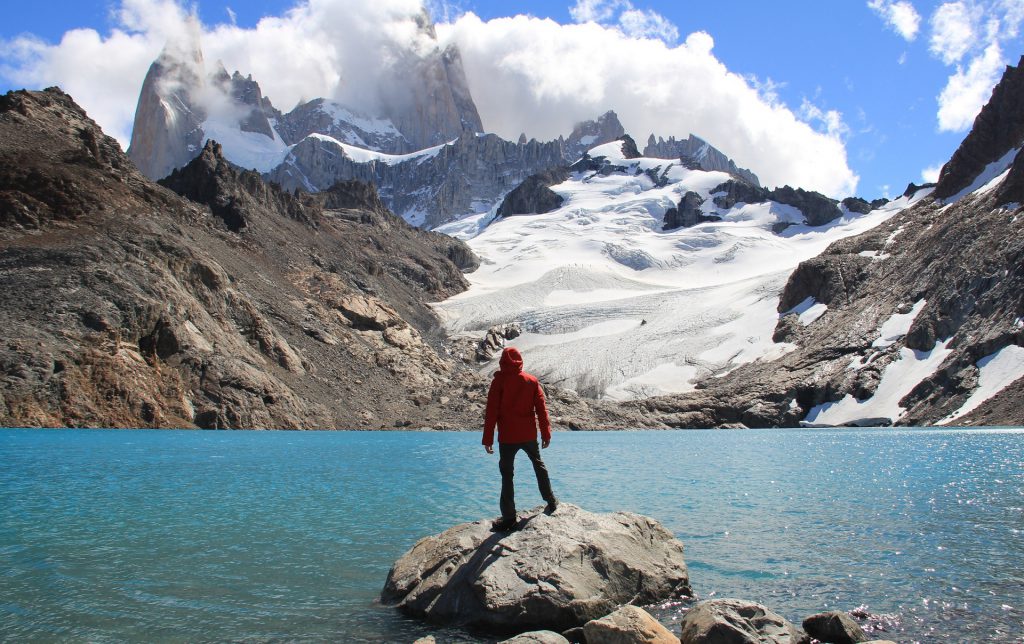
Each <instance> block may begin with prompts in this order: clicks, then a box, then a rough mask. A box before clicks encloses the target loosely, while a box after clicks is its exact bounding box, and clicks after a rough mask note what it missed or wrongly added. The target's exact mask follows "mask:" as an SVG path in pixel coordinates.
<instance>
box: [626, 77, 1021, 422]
mask: <svg viewBox="0 0 1024 644" xmlns="http://www.w3.org/2000/svg"><path fill="white" fill-rule="evenodd" d="M1022 62H1024V59H1022ZM1021 69H1022V67H1021V66H1018V67H1009V68H1008V69H1007V70H1006V73H1005V75H1004V77H1003V80H1002V81H1001V82H1000V84H999V85H998V86H997V87H996V88H995V90H994V91H993V94H992V97H991V99H990V101H989V102H988V104H987V105H986V106H985V107H984V109H983V110H982V111H981V113H980V114H979V115H978V117H977V119H976V120H975V124H974V128H973V129H972V131H971V133H970V134H969V135H968V136H967V138H966V139H965V140H964V142H963V143H962V144H961V146H960V148H959V149H958V150H957V151H956V153H955V154H954V155H953V157H952V159H951V160H950V161H949V163H947V164H946V165H945V167H944V168H943V170H942V173H941V175H940V180H939V184H938V186H936V187H935V188H934V190H933V189H931V188H928V189H923V190H919V191H918V192H917V197H916V199H917V201H916V203H914V204H913V205H911V206H910V207H908V208H906V209H904V210H902V211H901V212H899V213H898V214H896V215H895V216H893V217H892V218H891V219H889V220H888V221H886V222H884V223H882V224H881V225H879V226H877V227H875V228H872V229H871V230H869V231H866V232H864V233H862V234H859V235H856V236H852V237H849V238H846V239H842V240H839V241H836V242H835V243H833V244H832V245H831V246H829V247H828V248H827V249H826V250H825V252H824V253H822V254H821V255H819V256H817V257H814V258H811V259H808V260H806V261H804V262H802V263H801V264H800V265H799V266H798V267H797V269H796V270H795V271H794V272H793V273H792V275H790V276H789V278H788V280H787V282H786V285H785V288H784V289H783V291H782V293H781V297H780V298H779V300H778V323H777V325H776V328H775V331H774V334H773V337H774V340H775V341H776V342H777V343H779V344H778V346H779V347H780V348H783V347H785V348H786V349H785V350H786V353H785V354H784V355H782V356H781V357H779V358H776V359H774V360H761V361H758V362H754V363H752V364H748V365H743V366H740V367H737V368H736V369H735V370H733V371H731V372H730V373H728V374H726V375H724V376H721V377H717V378H708V379H705V380H703V381H701V382H700V383H699V384H698V385H697V389H696V390H695V391H693V392H691V393H687V394H683V395H679V396H669V397H659V398H654V399H650V400H645V401H639V402H636V403H633V404H634V405H635V406H636V407H637V408H638V409H643V410H644V411H645V412H646V413H648V414H650V418H651V419H652V421H653V420H655V419H656V421H657V422H664V423H666V424H668V425H671V426H676V427H709V426H721V425H733V424H735V425H744V426H749V427H769V426H794V425H797V424H799V423H806V424H828V425H843V424H851V425H889V424H899V425H925V424H935V423H949V424H957V425H959V424H974V425H1021V424H1024V241H1022V240H1024V209H1022V206H1021V203H1022V198H1024V192H1022V191H1021V185H1022V184H1021V177H1022V176H1024V155H1022V154H1021V153H1020V149H1021V148H1022V146H1024V111H1022V110H1021V109H1019V107H1020V105H1021V104H1022V101H1024V85H1022V83H1021V79H1022V78H1024V76H1022V72H1021Z"/></svg>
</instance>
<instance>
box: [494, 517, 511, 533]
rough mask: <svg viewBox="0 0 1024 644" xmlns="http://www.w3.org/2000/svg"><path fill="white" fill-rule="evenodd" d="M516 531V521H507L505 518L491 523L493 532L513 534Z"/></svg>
mask: <svg viewBox="0 0 1024 644" xmlns="http://www.w3.org/2000/svg"><path fill="white" fill-rule="evenodd" d="M515 529H516V520H515V519H506V518H504V517H502V518H500V519H495V520H494V522H493V523H491V532H512V531H513V530H515Z"/></svg>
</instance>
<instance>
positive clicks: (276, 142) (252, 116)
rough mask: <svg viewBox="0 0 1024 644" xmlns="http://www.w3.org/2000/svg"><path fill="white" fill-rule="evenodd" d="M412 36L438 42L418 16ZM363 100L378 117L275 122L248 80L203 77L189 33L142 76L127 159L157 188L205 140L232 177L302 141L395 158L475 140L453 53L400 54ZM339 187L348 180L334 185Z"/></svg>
mask: <svg viewBox="0 0 1024 644" xmlns="http://www.w3.org/2000/svg"><path fill="white" fill-rule="evenodd" d="M419 28H420V31H421V32H422V33H423V34H424V35H425V36H427V37H429V38H430V39H432V40H434V41H436V40H437V36H436V34H435V33H434V27H433V24H431V23H430V21H429V19H428V18H427V17H426V15H425V14H424V15H423V16H421V17H420V20H419ZM368 91H371V92H373V93H374V96H373V98H374V101H373V102H374V103H375V104H377V105H379V106H380V110H381V113H380V114H378V115H375V116H373V117H371V116H367V115H365V114H363V113H362V112H360V111H359V110H357V109H355V108H352V107H350V106H346V105H341V104H339V103H337V102H334V101H329V100H326V99H323V98H319V99H315V100H313V101H309V102H307V103H304V104H301V105H298V106H297V107H296V108H295V109H293V110H292V111H291V112H288V113H287V114H284V113H282V112H280V111H279V110H277V109H276V108H275V107H274V106H273V104H272V103H271V102H270V100H269V99H268V98H266V97H264V96H263V95H262V92H261V91H260V87H259V85H258V84H257V83H256V82H255V81H254V80H253V79H252V77H251V76H248V77H243V76H242V75H241V74H239V73H238V72H237V71H236V72H235V73H234V74H232V75H228V73H227V71H226V70H225V69H224V67H223V65H222V64H221V63H220V62H217V64H216V65H215V66H214V69H213V70H207V69H206V65H205V62H204V59H203V54H202V47H201V43H200V42H199V36H198V29H194V30H193V36H192V38H191V40H190V41H188V42H184V43H182V42H172V43H169V44H168V45H167V46H166V47H165V48H164V51H163V52H162V53H161V54H160V57H159V58H158V59H157V60H156V61H155V62H154V63H153V64H152V65H151V66H150V69H149V72H148V73H147V74H146V79H145V81H144V83H143V87H142V92H141V94H140V96H139V103H138V108H137V109H136V113H135V124H134V128H133V130H132V140H131V145H130V146H129V149H128V156H129V157H130V158H131V159H132V160H133V161H134V162H135V164H136V165H137V166H138V167H139V169H140V170H142V172H143V174H145V175H146V176H148V177H150V178H152V179H160V178H162V177H165V176H167V175H168V174H169V173H170V171H171V170H173V169H175V168H180V167H182V166H184V165H185V164H186V163H188V162H189V161H190V160H191V159H192V158H194V157H195V156H196V155H197V154H198V152H199V149H200V148H201V147H202V145H203V143H204V142H205V141H206V140H208V139H210V138H215V139H219V140H221V141H223V142H224V144H225V145H227V146H228V148H227V152H228V154H227V156H228V157H229V158H230V159H231V160H232V161H233V162H234V163H236V164H237V165H239V166H240V167H243V168H247V169H248V168H258V169H260V170H261V171H267V170H269V169H271V168H272V167H273V166H274V165H276V164H278V163H280V161H281V157H282V156H283V154H284V152H283V150H286V149H287V146H289V145H294V144H295V143H298V142H300V141H302V140H303V139H305V138H306V137H307V136H309V135H311V134H322V135H325V136H328V137H333V138H335V139H337V140H339V141H342V142H345V143H348V144H351V145H356V146H359V147H361V148H366V149H369V150H373V151H378V152H385V153H389V154H403V153H407V152H412V151H416V150H421V149H424V148H428V147H431V146H435V145H439V144H442V143H446V142H448V141H451V140H453V139H456V138H458V137H459V136H460V135H462V134H463V133H464V132H468V133H475V132H480V131H482V130H483V125H482V124H481V122H480V115H479V114H478V113H477V109H476V105H475V104H474V103H473V99H472V96H471V95H470V92H469V87H468V85H467V84H466V78H465V72H464V71H463V68H462V58H461V56H460V54H459V52H458V50H457V49H456V48H454V47H453V46H452V47H448V48H446V49H444V50H442V49H440V48H439V47H438V48H435V50H434V51H431V52H429V53H427V54H425V55H423V56H419V55H416V54H412V53H408V52H406V53H404V54H403V58H402V59H400V60H396V61H395V62H394V64H393V65H389V66H388V71H387V72H386V73H385V74H384V75H383V76H382V77H381V78H379V79H378V85H377V87H376V88H371V89H368ZM344 178H351V177H338V179H344ZM332 183H333V182H332Z"/></svg>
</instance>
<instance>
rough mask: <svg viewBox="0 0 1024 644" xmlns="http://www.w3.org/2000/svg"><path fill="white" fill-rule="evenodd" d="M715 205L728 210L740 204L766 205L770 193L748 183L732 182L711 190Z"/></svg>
mask: <svg viewBox="0 0 1024 644" xmlns="http://www.w3.org/2000/svg"><path fill="white" fill-rule="evenodd" d="M711 195H712V197H713V199H712V201H714V203H715V205H716V206H718V207H719V208H724V209H726V210H728V209H729V208H732V207H734V206H735V205H736V204H738V203H764V202H765V201H768V199H769V196H768V191H767V190H765V189H764V188H760V187H758V186H756V185H754V184H751V183H748V182H746V181H736V180H730V181H726V182H725V183H722V184H719V185H717V186H715V187H714V188H712V189H711Z"/></svg>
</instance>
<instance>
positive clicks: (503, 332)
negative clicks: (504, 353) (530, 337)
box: [476, 322, 523, 362]
mask: <svg viewBox="0 0 1024 644" xmlns="http://www.w3.org/2000/svg"><path fill="white" fill-rule="evenodd" d="M522 333H523V329H522V327H520V326H519V325H518V324H516V323H515V322H509V323H507V324H498V325H496V326H492V327H491V328H489V329H487V333H486V334H485V335H484V337H483V339H482V340H480V343H479V344H478V345H477V347H476V359H477V362H487V361H488V360H491V359H492V358H494V356H495V355H496V354H498V353H501V350H502V349H504V348H505V340H513V339H515V338H518V337H519V336H520V335H521V334H522Z"/></svg>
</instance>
